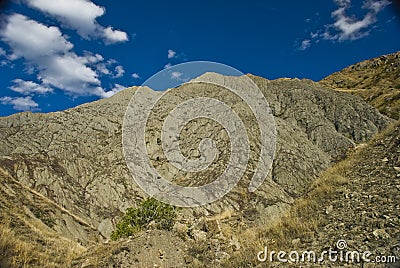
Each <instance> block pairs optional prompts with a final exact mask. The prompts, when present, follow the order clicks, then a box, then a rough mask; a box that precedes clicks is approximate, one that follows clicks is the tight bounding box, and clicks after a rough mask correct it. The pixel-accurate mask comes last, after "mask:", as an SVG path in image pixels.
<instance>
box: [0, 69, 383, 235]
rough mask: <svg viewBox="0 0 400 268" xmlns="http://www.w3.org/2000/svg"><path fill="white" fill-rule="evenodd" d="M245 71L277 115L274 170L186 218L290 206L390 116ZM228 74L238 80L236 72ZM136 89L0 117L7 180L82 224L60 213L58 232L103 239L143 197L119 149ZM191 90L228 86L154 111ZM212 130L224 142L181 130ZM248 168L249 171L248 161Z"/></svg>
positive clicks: (199, 125)
mask: <svg viewBox="0 0 400 268" xmlns="http://www.w3.org/2000/svg"><path fill="white" fill-rule="evenodd" d="M208 75H210V74H208ZM249 77H250V78H251V79H252V80H253V81H254V82H255V83H256V84H257V85H258V87H259V88H260V89H261V91H262V93H263V94H264V96H265V98H266V99H267V100H268V102H269V105H270V107H271V109H272V112H273V114H274V116H275V120H276V127H277V132H278V137H277V150H276V157H275V160H274V163H273V169H272V172H271V173H270V175H269V178H268V179H267V180H266V181H265V182H264V184H263V185H262V186H261V187H260V188H259V189H258V190H257V191H256V192H254V193H249V192H248V191H247V185H248V182H249V178H250V177H251V174H252V173H251V171H249V172H248V173H247V174H245V176H244V177H245V178H244V179H243V180H242V181H240V182H239V184H238V186H237V187H236V188H234V189H233V191H232V192H230V193H229V194H228V195H226V196H225V197H224V198H222V199H221V200H219V201H218V202H216V203H213V204H210V205H208V206H205V207H201V208H196V209H185V210H183V212H182V213H183V214H184V215H185V216H186V217H187V219H188V220H189V221H190V220H191V219H192V220H193V219H194V218H196V217H197V216H198V215H213V214H218V213H221V212H223V211H224V210H227V209H231V210H233V211H235V212H236V213H238V214H239V215H240V217H242V219H243V220H244V221H249V222H251V221H253V220H255V219H257V218H264V219H265V220H267V219H268V217H270V216H271V215H275V214H278V212H279V211H281V210H283V209H284V207H285V206H288V205H289V204H290V203H291V202H292V201H293V198H296V197H298V196H301V195H302V194H303V193H304V192H305V191H306V190H307V188H308V186H309V184H310V183H311V182H312V181H313V179H314V178H316V177H317V176H318V174H319V173H320V172H321V171H322V170H324V169H326V168H327V167H329V166H330V165H331V164H332V162H334V161H337V160H339V159H341V158H342V157H343V156H344V155H345V152H346V151H347V150H348V148H351V147H353V146H354V145H355V144H357V143H362V142H365V141H367V140H369V139H370V138H371V137H372V136H373V135H374V134H376V133H377V132H378V131H380V130H381V129H383V128H384V127H385V126H386V125H388V123H389V122H390V119H388V118H387V117H386V116H383V115H381V114H380V113H379V112H378V111H377V110H376V109H375V108H373V107H371V106H369V105H368V104H367V103H365V102H364V101H363V100H362V99H360V98H359V97H355V96H351V95H348V94H345V93H342V92H335V91H332V90H330V89H326V88H324V87H322V86H321V85H320V84H317V83H314V82H312V81H310V80H301V81H300V80H297V79H291V80H276V81H268V80H266V79H263V78H261V77H256V76H252V75H249ZM224 79H226V80H227V81H228V82H229V83H235V81H236V82H237V83H240V79H241V78H237V77H225V78H224ZM135 90H136V89H135V88H129V89H126V90H124V91H122V92H120V93H118V94H116V95H115V96H113V97H111V98H109V99H103V100H99V101H96V102H93V103H88V104H84V105H81V106H78V107H76V108H72V109H69V110H66V111H63V112H55V113H49V114H39V113H30V112H26V113H20V114H15V115H12V116H8V117H4V118H1V119H0V129H1V131H0V167H1V168H2V169H4V171H5V172H6V173H7V174H9V176H10V177H11V178H12V179H13V180H15V181H17V182H18V183H20V184H21V185H23V186H24V187H27V188H29V189H31V190H33V191H35V192H37V193H39V194H41V195H43V196H44V197H46V198H48V199H49V200H51V201H52V202H54V203H55V204H57V205H58V206H60V208H63V209H65V210H67V211H68V212H69V213H70V214H71V215H73V216H74V217H76V218H79V219H81V220H82V221H83V222H85V223H87V225H81V226H80V225H79V224H78V225H76V224H73V225H71V224H69V222H68V221H66V220H62V219H57V220H55V224H54V225H53V227H52V228H53V229H54V230H57V231H59V232H60V233H62V234H64V233H66V234H70V235H68V236H70V237H71V238H73V239H76V240H78V239H79V240H81V241H87V240H88V239H93V233H92V230H88V228H87V226H94V228H95V229H97V230H98V231H99V232H100V233H101V235H102V236H103V237H108V236H109V235H110V233H111V231H112V230H113V228H114V223H115V219H116V217H117V216H118V215H120V214H121V213H122V212H124V211H125V209H126V208H127V207H130V206H135V204H136V203H137V202H138V201H140V200H141V199H142V198H144V197H146V194H145V193H144V192H143V191H142V190H141V189H140V188H139V187H138V186H137V185H136V184H135V182H134V180H133V179H132V177H131V174H130V173H129V171H128V169H127V167H126V163H125V159H124V155H123V149H122V145H121V137H122V123H123V118H124V113H125V110H126V107H127V105H128V102H129V100H130V99H131V97H132V95H133V94H134V92H135ZM195 90H200V91H201V92H202V93H201V94H206V95H207V96H208V97H210V98H220V99H224V98H225V97H226V92H224V91H220V90H215V88H213V86H205V87H203V88H200V89H199V88H197V89H193V88H191V87H190V85H189V86H188V85H183V86H181V87H180V88H176V89H172V93H173V94H175V95H176V96H175V99H172V101H171V102H170V103H166V104H165V106H163V107H161V108H162V109H161V110H160V112H162V111H168V109H170V108H171V107H173V104H174V103H175V102H177V101H179V99H180V98H183V96H184V95H185V94H189V93H190V92H192V93H194V92H196V91H195ZM192 93H190V94H192ZM180 94H181V95H180ZM228 103H230V104H231V105H233V106H235V105H236V108H237V109H238V110H239V111H245V110H246V106H245V104H243V103H240V101H239V100H237V99H235V98H234V97H232V98H231V99H228ZM160 118H161V114H160ZM155 119H157V118H155ZM246 125H247V127H248V128H250V129H253V127H254V122H253V121H252V120H250V119H249V120H247V121H246ZM156 129H157V126H155V127H154V128H152V129H150V130H149V132H148V135H149V137H150V138H149V140H152V139H151V137H156V136H155V135H157V134H155V132H154V131H153V130H156ZM210 133H211V134H210ZM208 134H210V135H211V137H213V138H215V139H216V140H217V143H220V144H221V146H222V147H221V148H223V146H226V145H227V144H226V140H225V138H226V136H224V131H223V129H221V128H220V127H219V126H218V125H217V124H210V123H209V122H206V121H201V120H200V121H199V122H194V123H193V124H191V125H188V127H187V129H186V130H185V133H183V134H182V135H183V136H185V135H186V136H187V137H197V136H196V135H199V136H200V137H204V136H206V135H208ZM152 135H153V136H152ZM195 139H196V138H195ZM251 139H252V140H251V142H253V144H254V145H255V146H256V145H257V144H258V142H259V139H260V137H259V136H257V131H256V132H254V133H253V136H252V138H251ZM155 143H156V144H152V145H149V146H156V147H157V146H158V147H159V146H160V145H159V144H157V141H156V140H155ZM192 145H193V143H190V142H189V143H186V144H184V146H183V149H182V150H183V151H185V150H186V152H187V153H188V154H190V153H193V154H194V155H193V156H194V157H195V154H196V152H195V150H194V151H191V148H186V147H185V146H192ZM196 148H197V147H196V146H194V149H196ZM155 150H157V148H156V149H155ZM256 156H257V155H256V154H255V155H253V156H252V157H253V158H252V159H253V160H254V159H256ZM222 157H223V156H222ZM153 163H154V165H155V166H157V167H158V168H159V169H160V170H163V165H164V164H165V163H163V162H162V161H158V160H157V158H155V159H153ZM221 163H224V162H223V161H222V162H221ZM249 165H250V166H249V167H251V165H252V162H251V161H250V164H249ZM221 168H222V166H221V165H216V166H215V169H213V171H210V172H211V173H210V172H208V173H207V172H204V173H202V174H197V175H199V176H197V175H196V176H193V175H190V174H187V175H188V176H184V177H185V178H186V181H185V180H182V181H180V182H179V183H182V184H185V183H186V184H190V183H199V184H204V183H207V182H209V180H210V175H213V174H214V175H215V174H218V172H220V170H221ZM213 172H214V173H213ZM193 180H197V181H195V182H194V181H193ZM2 184H3V185H2V187H4V184H7V182H6V181H2ZM4 209H6V208H4ZM39 214H40V213H39ZM89 229H90V228H89ZM90 237H92V238H90ZM100 237H101V236H100V235H98V237H97V238H96V239H100ZM96 239H94V240H96Z"/></svg>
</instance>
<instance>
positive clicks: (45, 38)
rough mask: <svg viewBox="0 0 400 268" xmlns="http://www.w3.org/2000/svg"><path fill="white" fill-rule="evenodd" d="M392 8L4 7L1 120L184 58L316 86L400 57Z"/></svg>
mask: <svg viewBox="0 0 400 268" xmlns="http://www.w3.org/2000/svg"><path fill="white" fill-rule="evenodd" d="M0 2H4V1H0ZM398 2H399V1H389V0H364V1H362V0H358V1H356V0H323V1H311V0H305V1H291V3H290V4H288V3H287V1H266V0H265V1H260V0H258V1H255V0H248V1H215V0H214V1H211V0H204V1H183V0H171V1H165V0H163V1H105V0H93V1H89V0H14V1H9V2H8V4H6V5H5V6H4V5H3V9H2V10H1V13H2V14H1V17H0V21H1V22H0V26H1V29H0V84H1V88H0V116H4V115H10V114H13V113H16V112H19V111H26V110H31V111H35V112H49V111H58V110H63V109H67V108H70V107H74V106H76V105H79V104H82V103H85V102H88V101H93V100H96V99H99V98H106V97H110V96H112V95H113V94H115V93H116V92H118V91H119V90H121V89H123V88H124V87H128V86H133V85H141V84H142V83H143V82H145V81H146V80H147V79H148V78H149V77H151V76H152V75H154V74H155V73H157V72H159V71H161V70H163V69H164V68H165V67H167V66H169V65H175V64H179V63H184V62H188V61H214V62H219V63H223V64H226V65H230V66H232V67H234V68H236V69H238V70H240V71H241V72H243V73H252V74H255V75H259V76H263V77H266V78H268V79H275V78H279V77H298V78H310V79H313V80H316V81H317V80H320V79H322V78H323V77H325V76H327V75H329V74H331V73H332V72H335V71H338V70H340V69H342V68H344V67H346V66H348V65H350V64H353V63H356V62H358V61H361V60H364V59H368V58H372V57H376V56H379V55H382V54H387V53H392V52H395V51H398V50H400V34H399V33H400V18H399V15H400V12H399V4H398ZM179 75H180V74H179V73H177V72H174V75H173V76H171V79H179Z"/></svg>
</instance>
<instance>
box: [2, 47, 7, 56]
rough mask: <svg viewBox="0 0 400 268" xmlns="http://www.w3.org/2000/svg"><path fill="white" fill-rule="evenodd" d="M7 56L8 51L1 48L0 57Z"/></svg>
mask: <svg viewBox="0 0 400 268" xmlns="http://www.w3.org/2000/svg"><path fill="white" fill-rule="evenodd" d="M6 54H7V53H6V51H5V50H4V49H2V48H1V47H0V56H5V55H6Z"/></svg>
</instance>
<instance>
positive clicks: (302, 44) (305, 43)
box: [299, 39, 311, 50]
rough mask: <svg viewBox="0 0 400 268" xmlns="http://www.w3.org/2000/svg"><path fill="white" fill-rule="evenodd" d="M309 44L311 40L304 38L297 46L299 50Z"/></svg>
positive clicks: (307, 46)
mask: <svg viewBox="0 0 400 268" xmlns="http://www.w3.org/2000/svg"><path fill="white" fill-rule="evenodd" d="M310 46H311V40H309V39H305V40H303V41H302V42H301V45H300V47H299V50H306V49H307V48H309V47H310Z"/></svg>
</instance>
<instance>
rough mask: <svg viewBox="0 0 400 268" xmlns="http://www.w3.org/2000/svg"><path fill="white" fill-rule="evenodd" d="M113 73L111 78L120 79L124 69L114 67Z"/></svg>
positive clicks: (119, 66)
mask: <svg viewBox="0 0 400 268" xmlns="http://www.w3.org/2000/svg"><path fill="white" fill-rule="evenodd" d="M114 72H115V74H114V76H113V77H114V78H120V77H122V76H124V74H125V70H124V67H122V66H121V65H118V66H116V67H115V70H114Z"/></svg>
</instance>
